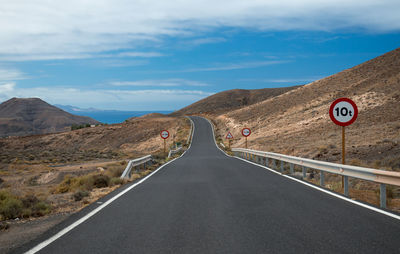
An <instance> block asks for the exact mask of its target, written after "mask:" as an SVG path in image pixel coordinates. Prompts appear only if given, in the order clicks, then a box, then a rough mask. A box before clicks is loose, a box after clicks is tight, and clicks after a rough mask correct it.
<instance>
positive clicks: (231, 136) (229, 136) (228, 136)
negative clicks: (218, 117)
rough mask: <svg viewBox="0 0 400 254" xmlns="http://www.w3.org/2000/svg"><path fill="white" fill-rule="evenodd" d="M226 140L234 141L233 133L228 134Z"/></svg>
mask: <svg viewBox="0 0 400 254" xmlns="http://www.w3.org/2000/svg"><path fill="white" fill-rule="evenodd" d="M225 138H226V139H233V135H232V133H231V132H228V134H226V137H225Z"/></svg>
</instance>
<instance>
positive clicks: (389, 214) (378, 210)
mask: <svg viewBox="0 0 400 254" xmlns="http://www.w3.org/2000/svg"><path fill="white" fill-rule="evenodd" d="M234 158H236V159H239V160H242V161H245V162H247V163H250V164H253V165H256V166H259V167H261V168H265V169H267V170H269V171H271V172H273V173H275V174H278V175H281V176H283V177H286V178H289V179H290V180H293V181H296V182H298V183H302V184H304V185H307V186H308V187H311V188H314V189H316V190H319V191H322V192H324V193H326V194H329V195H331V196H334V197H336V198H340V199H342V200H345V201H347V202H350V203H353V204H355V205H358V206H362V207H364V208H367V209H370V210H372V211H375V212H378V213H381V214H384V215H386V216H389V217H392V218H394V219H397V220H400V216H399V215H396V214H393V213H390V212H387V211H384V210H381V209H379V208H376V207H373V206H370V205H367V204H364V203H361V202H359V201H356V200H353V199H351V198H348V197H345V196H342V195H339V194H336V193H334V192H332V191H328V190H325V189H323V188H321V187H319V186H316V185H313V184H310V183H307V182H305V181H303V180H299V179H297V178H294V177H291V176H288V175H285V174H282V173H280V172H278V171H275V170H273V169H271V168H268V167H266V166H263V165H260V164H257V163H255V162H252V161H248V160H246V159H243V158H240V157H237V156H234Z"/></svg>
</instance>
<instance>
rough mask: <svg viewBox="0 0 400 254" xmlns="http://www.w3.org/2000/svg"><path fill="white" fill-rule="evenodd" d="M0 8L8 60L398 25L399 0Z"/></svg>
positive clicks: (100, 1)
mask: <svg viewBox="0 0 400 254" xmlns="http://www.w3.org/2000/svg"><path fill="white" fill-rule="evenodd" d="M0 13H1V15H0V34H1V35H2V36H1V40H0V59H2V60H4V61H6V60H8V61H14V60H18V59H19V60H21V61H23V60H27V59H31V60H35V59H38V60H40V59H65V58H67V59H68V58H85V57H88V56H92V54H96V53H103V52H109V51H113V50H130V49H135V48H137V47H138V46H148V45H149V44H152V43H160V41H162V39H163V38H164V37H165V36H167V37H170V36H185V37H186V38H188V37H191V36H195V35H196V36H195V38H198V37H199V34H200V35H202V34H204V32H205V31H210V30H213V29H216V28H219V27H239V28H250V29H259V30H323V31H332V30H341V29H353V30H364V31H368V32H387V31H398V30H399V29H400V15H399V13H400V1H398V0H363V1H355V0H353V1H350V0H325V1H320V0H301V1H300V0H269V1H267V0H246V1H243V0H219V1H218V0H204V1H180V0H170V1H164V0H148V1H144V0H135V1H126V0H87V1H81V0H69V1H68V2H65V3H61V2H59V1H47V0H37V1H29V0H13V1H5V0H3V1H1V5H0ZM198 43H209V42H207V40H206V39H205V40H203V41H201V39H200V40H199V41H198ZM137 56H139V55H137ZM145 57H152V56H149V55H148V56H145Z"/></svg>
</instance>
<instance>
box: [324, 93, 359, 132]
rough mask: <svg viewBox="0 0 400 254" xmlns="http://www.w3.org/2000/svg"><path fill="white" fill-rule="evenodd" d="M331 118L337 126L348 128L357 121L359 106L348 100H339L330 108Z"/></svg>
mask: <svg viewBox="0 0 400 254" xmlns="http://www.w3.org/2000/svg"><path fill="white" fill-rule="evenodd" d="M329 116H330V117H331V120H332V121H333V122H334V123H335V124H337V125H340V126H348V125H350V124H352V123H354V121H355V120H356V119H357V116H358V109H357V105H356V104H355V103H354V101H352V100H350V99H348V98H340V99H337V100H335V101H334V102H333V103H332V105H331V107H330V108H329Z"/></svg>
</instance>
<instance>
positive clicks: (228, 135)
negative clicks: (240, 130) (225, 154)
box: [225, 131, 233, 149]
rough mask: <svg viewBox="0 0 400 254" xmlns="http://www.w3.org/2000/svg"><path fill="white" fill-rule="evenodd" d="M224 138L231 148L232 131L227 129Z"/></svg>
mask: <svg viewBox="0 0 400 254" xmlns="http://www.w3.org/2000/svg"><path fill="white" fill-rule="evenodd" d="M225 138H226V139H227V140H228V148H229V149H231V141H232V139H233V135H232V133H231V132H230V131H229V132H228V134H226V137H225Z"/></svg>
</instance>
